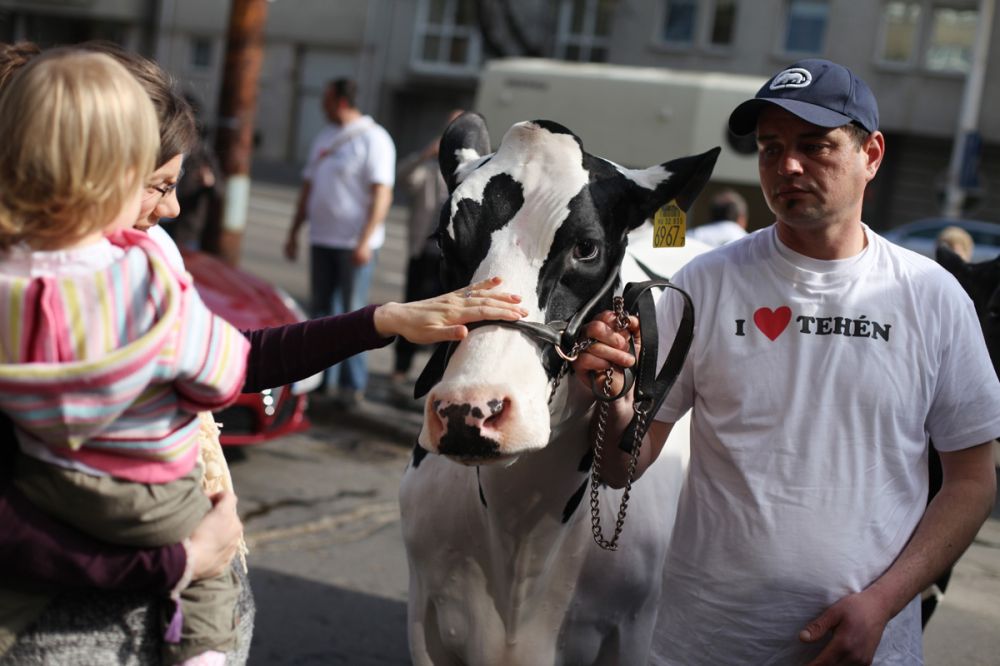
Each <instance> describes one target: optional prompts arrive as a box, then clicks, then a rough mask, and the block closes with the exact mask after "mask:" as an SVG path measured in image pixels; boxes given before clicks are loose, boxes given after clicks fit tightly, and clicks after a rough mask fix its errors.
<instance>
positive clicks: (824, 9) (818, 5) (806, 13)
mask: <svg viewBox="0 0 1000 666" xmlns="http://www.w3.org/2000/svg"><path fill="white" fill-rule="evenodd" d="M829 13H830V4H829V3H828V2H825V1H824V0H789V2H788V16H787V19H786V25H785V45H784V46H785V51H787V52H789V53H802V54H820V53H822V52H823V39H824V37H825V35H826V21H827V16H828V14H829Z"/></svg>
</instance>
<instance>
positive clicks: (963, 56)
mask: <svg viewBox="0 0 1000 666" xmlns="http://www.w3.org/2000/svg"><path fill="white" fill-rule="evenodd" d="M978 21H979V12H978V11H977V10H976V9H974V8H970V2H968V1H966V2H962V3H958V2H954V1H953V0H950V1H940V0H939V1H937V2H933V1H932V0H890V1H889V2H885V3H884V6H883V9H882V26H881V40H880V43H879V48H878V51H877V52H876V58H877V59H878V60H879V61H880V62H882V63H888V64H892V65H917V64H919V65H922V66H923V67H924V68H926V69H927V70H929V71H932V72H957V73H965V72H968V71H969V68H970V66H971V63H972V50H973V48H974V45H975V41H976V29H977V26H978Z"/></svg>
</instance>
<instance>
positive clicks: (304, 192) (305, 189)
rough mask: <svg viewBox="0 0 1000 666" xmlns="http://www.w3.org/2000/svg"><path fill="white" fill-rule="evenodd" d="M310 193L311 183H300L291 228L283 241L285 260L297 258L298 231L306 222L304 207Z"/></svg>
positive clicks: (306, 181)
mask: <svg viewBox="0 0 1000 666" xmlns="http://www.w3.org/2000/svg"><path fill="white" fill-rule="evenodd" d="M311 192H312V181H309V180H304V181H302V187H301V188H300V189H299V200H298V203H296V204H295V215H294V217H292V226H291V227H289V229H288V238H287V239H286V240H285V258H286V259H288V260H289V261H295V259H296V258H298V256H299V229H301V228H302V225H303V224H304V223H305V221H306V206H307V205H308V203H309V194H310V193H311Z"/></svg>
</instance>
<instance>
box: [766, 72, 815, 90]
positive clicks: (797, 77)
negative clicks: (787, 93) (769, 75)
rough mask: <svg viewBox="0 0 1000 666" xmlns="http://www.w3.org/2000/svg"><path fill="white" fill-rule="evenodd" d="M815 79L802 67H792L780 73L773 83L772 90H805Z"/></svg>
mask: <svg viewBox="0 0 1000 666" xmlns="http://www.w3.org/2000/svg"><path fill="white" fill-rule="evenodd" d="M812 80H813V77H812V74H811V73H810V72H809V70H808V69H803V68H802V67H790V68H788V69H786V70H783V71H781V72H778V74H777V75H775V77H774V79H773V80H772V81H771V85H770V86H769V88H770V89H771V90H782V89H784V88H805V87H806V86H808V85H809V84H810V83H812Z"/></svg>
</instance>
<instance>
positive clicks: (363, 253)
mask: <svg viewBox="0 0 1000 666" xmlns="http://www.w3.org/2000/svg"><path fill="white" fill-rule="evenodd" d="M351 260H352V261H353V262H354V265H355V266H364V265H366V264H367V263H368V262H369V261H371V260H372V249H371V247H369V245H368V243H367V242H363V243H359V244H358V246H357V247H356V248H354V254H352V255H351Z"/></svg>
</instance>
